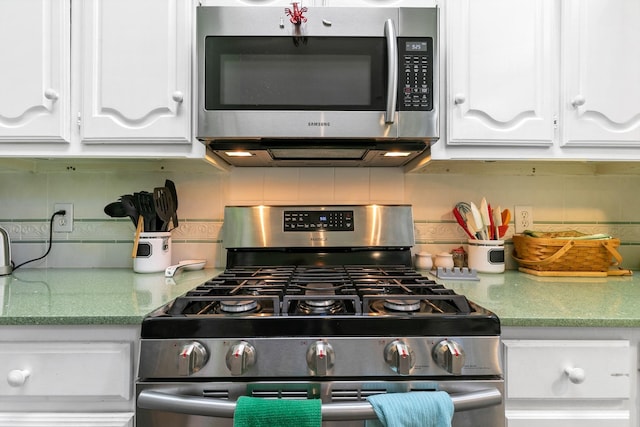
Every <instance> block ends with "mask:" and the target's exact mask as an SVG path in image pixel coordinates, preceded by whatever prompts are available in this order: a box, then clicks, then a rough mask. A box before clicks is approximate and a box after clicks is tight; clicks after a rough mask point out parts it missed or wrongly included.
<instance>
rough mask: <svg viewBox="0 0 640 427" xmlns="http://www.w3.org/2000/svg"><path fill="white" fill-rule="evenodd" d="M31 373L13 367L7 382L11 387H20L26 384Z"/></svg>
mask: <svg viewBox="0 0 640 427" xmlns="http://www.w3.org/2000/svg"><path fill="white" fill-rule="evenodd" d="M29 375H31V373H30V372H29V371H26V370H20V369H13V370H11V371H9V374H8V375H7V382H8V383H9V385H10V386H11V387H20V386H23V385H24V383H25V382H26V381H27V378H29Z"/></svg>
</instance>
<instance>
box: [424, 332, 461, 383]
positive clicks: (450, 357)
mask: <svg viewBox="0 0 640 427" xmlns="http://www.w3.org/2000/svg"><path fill="white" fill-rule="evenodd" d="M431 355H432V356H433V360H435V361H436V364H437V365H438V366H440V367H441V368H442V369H444V370H446V371H447V372H449V373H450V374H453V375H460V374H461V373H462V367H463V366H464V350H462V346H461V345H460V344H458V343H457V342H455V341H453V340H443V341H440V342H439V343H438V344H436V346H435V347H433V351H432V352H431Z"/></svg>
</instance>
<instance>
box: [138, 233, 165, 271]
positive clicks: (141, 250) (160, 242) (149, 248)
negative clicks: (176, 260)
mask: <svg viewBox="0 0 640 427" xmlns="http://www.w3.org/2000/svg"><path fill="white" fill-rule="evenodd" d="M170 265H171V233H169V232H144V233H140V240H139V241H138V251H137V252H136V257H135V258H134V259H133V271H135V272H136V273H157V272H160V271H165V269H166V268H167V267H169V266H170Z"/></svg>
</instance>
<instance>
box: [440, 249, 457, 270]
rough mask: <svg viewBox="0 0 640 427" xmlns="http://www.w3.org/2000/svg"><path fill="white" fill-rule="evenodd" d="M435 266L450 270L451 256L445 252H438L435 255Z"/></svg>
mask: <svg viewBox="0 0 640 427" xmlns="http://www.w3.org/2000/svg"><path fill="white" fill-rule="evenodd" d="M435 266H436V268H437V267H442V268H444V269H447V270H451V269H452V268H453V267H454V264H453V255H451V254H450V253H447V252H440V253H439V254H437V255H436V262H435Z"/></svg>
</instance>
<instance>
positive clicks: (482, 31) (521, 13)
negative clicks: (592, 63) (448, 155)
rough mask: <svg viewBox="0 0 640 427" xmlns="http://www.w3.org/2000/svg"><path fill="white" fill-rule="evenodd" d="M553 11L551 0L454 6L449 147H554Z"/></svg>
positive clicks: (483, 0) (465, 0)
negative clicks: (552, 145)
mask: <svg viewBox="0 0 640 427" xmlns="http://www.w3.org/2000/svg"><path fill="white" fill-rule="evenodd" d="M552 6H553V3H552V1H550V0H532V1H513V0H452V1H448V2H447V4H446V8H447V25H446V28H447V42H446V43H447V46H448V47H447V77H448V79H447V80H448V83H447V86H448V88H447V101H446V103H447V113H448V121H447V122H448V139H447V143H448V144H450V145H469V144H470V145H528V146H548V145H551V144H552V143H553V138H554V117H553V116H554V104H553V102H552V100H553V99H557V89H555V88H556V87H557V83H556V82H555V81H554V78H553V74H552V71H553V67H554V65H555V64H554V61H553V55H552V53H553V52H552V38H553V34H552V29H553V28H554V26H553V22H552V19H553V15H554V13H553V7H552Z"/></svg>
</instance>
